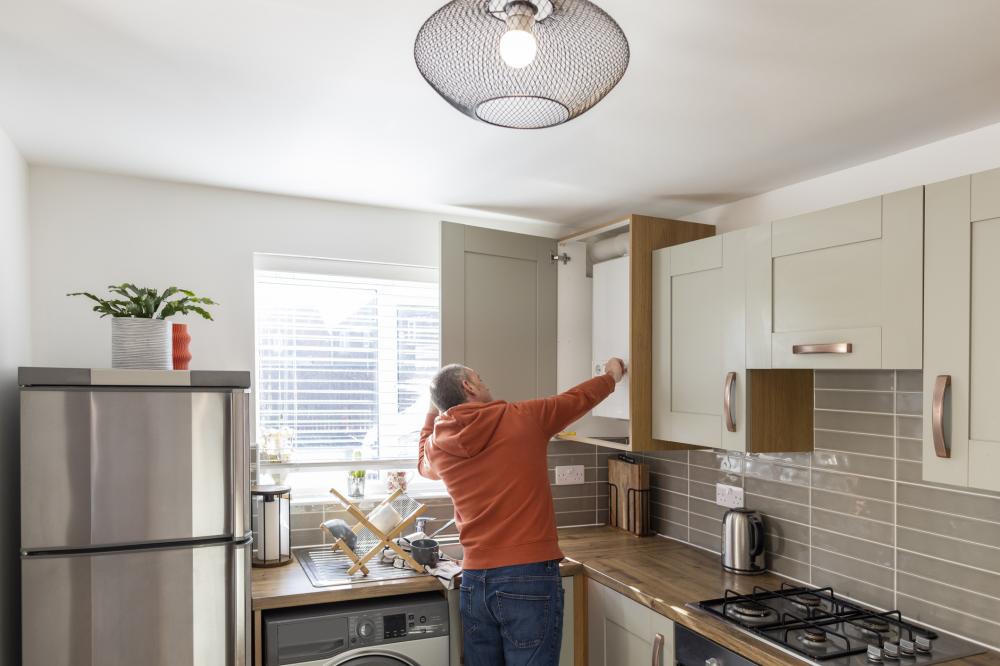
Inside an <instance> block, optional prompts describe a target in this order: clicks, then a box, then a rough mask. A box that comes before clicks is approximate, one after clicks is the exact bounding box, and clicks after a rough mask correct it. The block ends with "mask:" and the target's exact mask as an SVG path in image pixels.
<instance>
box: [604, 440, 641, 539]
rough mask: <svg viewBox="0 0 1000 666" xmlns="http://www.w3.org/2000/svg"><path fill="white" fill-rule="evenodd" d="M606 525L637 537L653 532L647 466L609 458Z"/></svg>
mask: <svg viewBox="0 0 1000 666" xmlns="http://www.w3.org/2000/svg"><path fill="white" fill-rule="evenodd" d="M608 524H609V525H611V526H612V527H617V528H618V529H620V530H625V531H626V532H629V533H631V534H635V535H636V536H645V535H647V534H650V533H651V532H652V529H651V520H650V512H649V465H646V464H643V463H630V462H627V461H624V460H619V459H618V458H608Z"/></svg>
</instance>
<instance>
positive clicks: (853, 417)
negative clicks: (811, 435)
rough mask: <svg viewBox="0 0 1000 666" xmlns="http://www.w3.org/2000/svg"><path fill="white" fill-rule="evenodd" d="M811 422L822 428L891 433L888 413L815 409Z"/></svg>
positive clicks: (891, 428)
mask: <svg viewBox="0 0 1000 666" xmlns="http://www.w3.org/2000/svg"><path fill="white" fill-rule="evenodd" d="M813 422H814V424H815V427H817V428H822V429H824V430H845V431H848V432H861V433H866V434H869V435H891V434H893V417H892V416H891V415H890V414H858V413H857V412H830V411H824V410H817V411H816V413H815V414H814V418H813Z"/></svg>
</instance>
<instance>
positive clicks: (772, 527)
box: [764, 516, 809, 543]
mask: <svg viewBox="0 0 1000 666" xmlns="http://www.w3.org/2000/svg"><path fill="white" fill-rule="evenodd" d="M764 530H765V531H766V532H767V533H768V534H774V535H775V536H778V537H781V538H784V539H791V540H792V541H798V542H799V543H809V526H808V525H804V524H802V523H795V522H792V521H790V520H784V519H782V518H778V517H777V516H765V517H764Z"/></svg>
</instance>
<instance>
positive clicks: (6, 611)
mask: <svg viewBox="0 0 1000 666" xmlns="http://www.w3.org/2000/svg"><path fill="white" fill-rule="evenodd" d="M27 204H28V170H27V166H26V165H25V163H24V160H22V159H21V156H20V154H18V152H17V149H16V148H15V147H14V144H12V143H11V142H10V140H9V139H8V138H7V135H6V134H5V133H4V132H3V130H2V129H0V663H3V664H18V663H20V654H19V648H18V646H19V633H20V620H19V617H20V605H19V599H20V597H19V595H18V593H17V590H18V589H19V587H20V582H19V567H18V557H17V551H18V548H20V543H21V538H20V534H19V527H18V516H17V507H18V495H19V485H18V471H17V470H18V466H17V462H18V459H19V457H18V449H19V440H20V437H19V428H18V397H17V367H18V366H20V365H27V364H28V362H29V360H30V340H31V337H30V334H29V323H30V314H29V306H28V303H29V300H28V298H29V294H28V209H27Z"/></svg>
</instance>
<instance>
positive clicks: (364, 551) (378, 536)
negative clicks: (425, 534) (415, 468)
mask: <svg viewBox="0 0 1000 666" xmlns="http://www.w3.org/2000/svg"><path fill="white" fill-rule="evenodd" d="M330 494H331V495H333V496H334V497H335V498H336V499H337V501H338V502H340V504H341V505H342V506H343V507H344V509H345V510H346V511H347V513H349V514H351V516H352V517H353V518H354V519H355V520H356V521H357V523H356V524H355V525H354V527H352V528H351V531H352V532H354V534H355V535H356V537H357V541H356V542H355V544H354V548H353V549H352V548H351V547H350V546H348V545H347V542H346V541H344V540H343V539H337V541H336V542H334V544H333V545H332V546H331V547H332V548H333V549H334V550H337V549H340V550H342V551H343V552H344V554H345V555H347V557H348V559H350V560H351V561H352V562H353V564H352V565H351V566H350V567H349V568H348V569H347V573H348V574H349V575H353V574H355V573H357V572H358V571H360V572H361V573H362V574H363V575H365V576H367V575H368V573H369V570H368V567H367V566H365V565H366V563H367V562H368V561H369V560H371V559H372V558H373V557H375V556H376V555H379V554H380V553H381V552H382V550H383V549H384V548H390V549H392V550H393V551H394V552H395V553H396V554H397V555H399V557H401V558H403V560H404V561H405V562H406V563H407V565H409V566H410V567H412V568H413V570H414V571H418V572H420V573H425V572H426V571H427V570H426V568H425V567H424V565H422V564H419V563H418V562H417V561H416V560H414V559H413V557H412V556H411V555H410V554H409V553H408V552H406V551H405V550H403V548H402V547H401V546H400V545H399V544H397V543H396V539H398V538H399V537H400V536H401V535H402V534H403V531H404V530H406V529H407V528H408V527H409V526H410V525H412V524H413V522H414V521H415V520H416V519H417V517H418V516H420V515H421V514H423V513H424V512H425V511H427V507H426V506H425V505H423V504H421V503H420V502H418V501H416V500H415V499H413V498H412V497H410V496H409V495H407V494H406V493H404V492H403V489H402V488H399V489H397V490H396V491H395V492H393V493H392V494H391V495H389V496H388V497H386V498H385V499H384V500H382V501H381V502H379V503H378V504H377V505H376V506H375V508H373V509H372V510H371V511H370V512H369V514H368V515H373V514H375V513H376V512H377V511H379V510H381V509H382V508H383V507H385V506H391V507H392V508H393V509H395V511H396V513H398V514H399V515H400V516H402V517H403V519H402V520H400V521H399V523H397V524H396V526H395V527H393V528H392V529H390V530H389V531H388V532H383V531H382V530H380V529H379V528H377V527H376V526H375V525H373V524H372V523H371V521H370V520H368V515H366V514H365V512H364V511H362V510H361V509H360V508H359V507H358V505H357V504H355V503H354V502H352V501H351V500H349V499H347V498H346V497H344V496H343V495H341V494H340V492H338V491H337V489H336V488H330Z"/></svg>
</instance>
